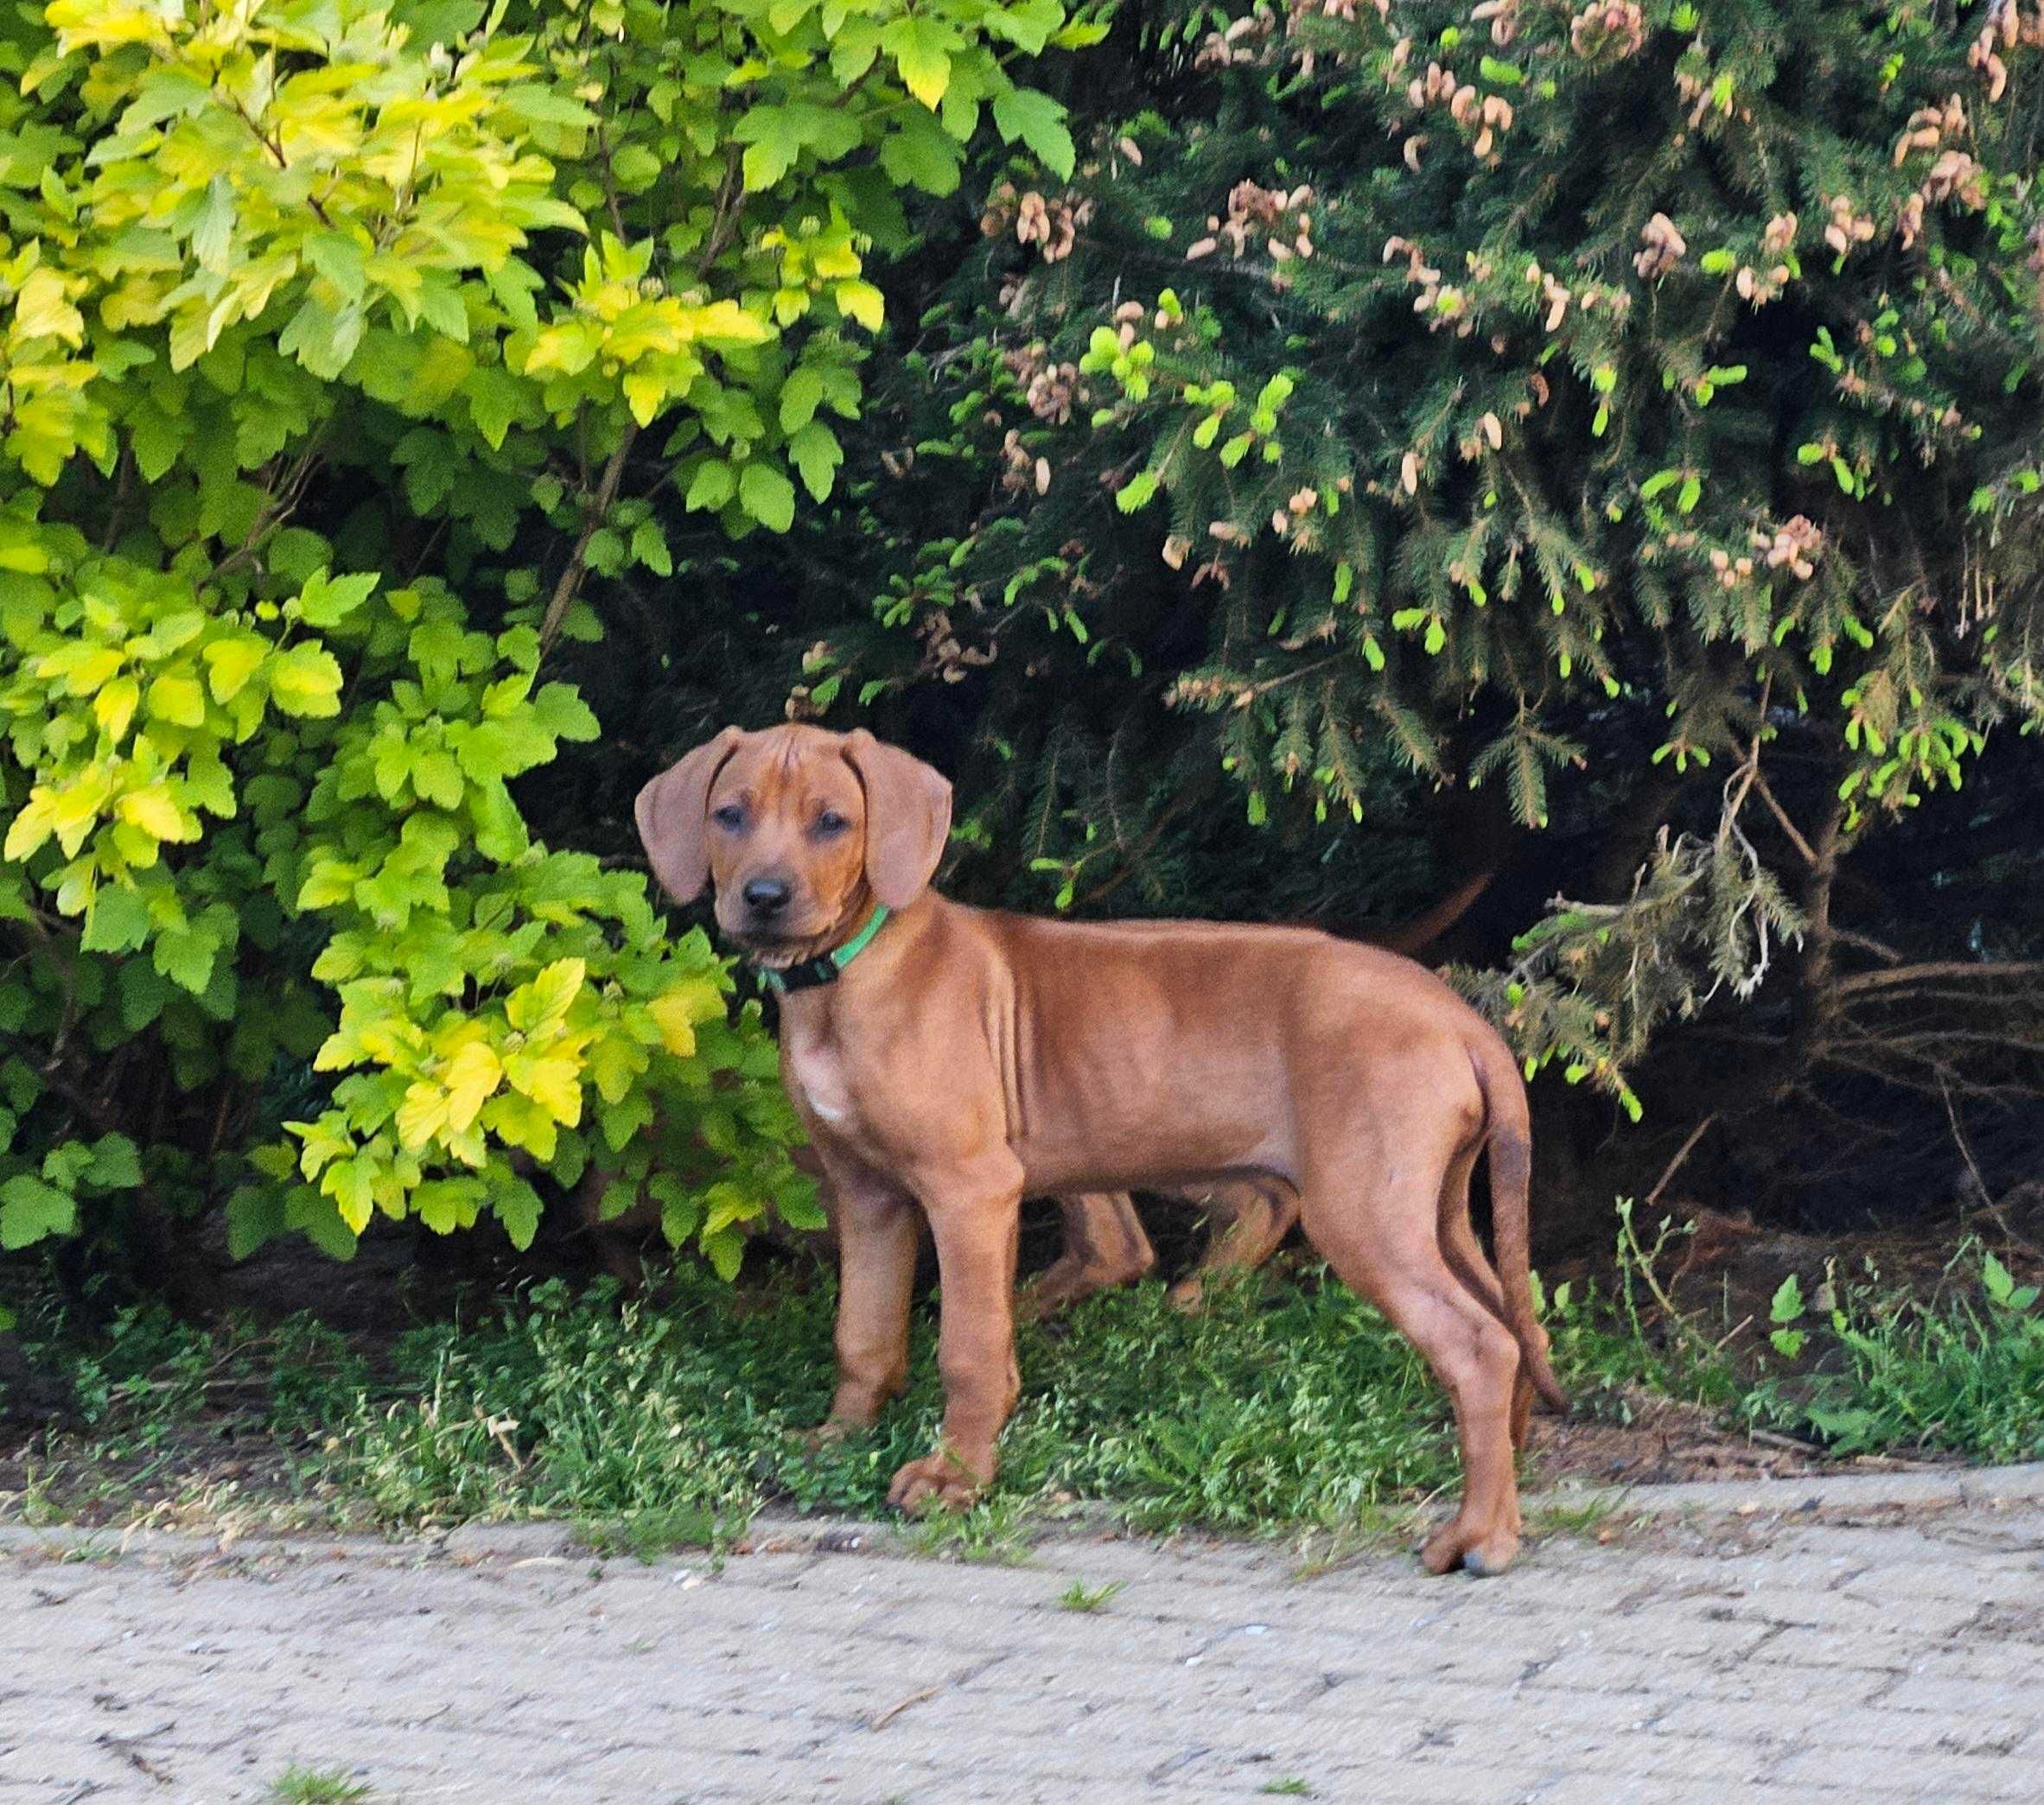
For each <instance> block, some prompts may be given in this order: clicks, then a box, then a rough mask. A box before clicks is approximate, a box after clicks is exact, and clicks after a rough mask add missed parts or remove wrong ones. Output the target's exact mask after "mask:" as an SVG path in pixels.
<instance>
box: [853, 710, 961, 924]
mask: <svg viewBox="0 0 2044 1805" xmlns="http://www.w3.org/2000/svg"><path fill="white" fill-rule="evenodd" d="M844 756H845V759H846V761H847V762H848V763H849V764H850V766H851V768H852V769H853V770H854V771H856V772H858V774H859V782H860V783H861V784H862V785H864V787H865V791H866V881H867V883H868V884H869V885H870V886H871V887H872V890H873V893H874V894H875V895H876V896H877V897H878V898H879V899H881V901H882V902H883V903H885V904H886V905H887V906H888V908H890V909H899V908H902V907H905V906H907V905H908V904H909V903H912V902H914V900H915V899H916V898H917V897H918V896H920V894H921V893H922V892H923V890H924V888H925V887H926V886H927V884H928V883H929V881H930V880H931V879H932V878H933V877H934V876H935V875H936V874H937V863H938V861H939V860H940V859H941V858H943V856H944V846H945V842H946V840H947V839H948V838H949V837H950V835H951V780H950V779H948V778H946V776H945V775H944V774H943V773H942V772H939V771H935V770H933V769H932V768H931V767H930V766H927V765H926V764H924V763H923V761H922V760H921V759H914V758H911V757H910V756H909V755H908V754H907V753H905V752H903V751H902V750H901V748H900V747H897V746H888V745H886V744H884V743H883V742H882V741H881V740H876V739H875V738H874V737H873V735H872V734H869V733H868V732H867V731H866V730H865V728H858V729H856V731H855V732H852V733H849V734H846V735H845V736H844Z"/></svg>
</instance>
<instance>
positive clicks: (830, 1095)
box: [787, 1039, 853, 1128]
mask: <svg viewBox="0 0 2044 1805" xmlns="http://www.w3.org/2000/svg"><path fill="white" fill-rule="evenodd" d="M787 1079H788V1084H789V1087H790V1088H791V1089H792V1090H795V1091H796V1092H798V1093H799V1096H800V1097H801V1100H802V1101H803V1102H804V1103H806V1104H807V1105H808V1106H809V1108H810V1109H812V1110H814V1111H815V1113H816V1116H817V1119H818V1121H820V1122H829V1123H830V1124H831V1126H832V1127H833V1128H837V1127H842V1126H844V1124H845V1123H847V1122H850V1120H851V1118H852V1113H853V1112H852V1098H851V1085H850V1082H849V1081H848V1079H847V1077H846V1076H845V1071H844V1059H843V1058H842V1057H841V1056H840V1054H839V1053H838V1051H837V1048H836V1047H835V1046H832V1045H831V1043H830V1042H829V1041H827V1040H810V1039H793V1040H791V1041H790V1042H789V1044H788V1064H787Z"/></svg>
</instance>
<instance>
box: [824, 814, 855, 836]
mask: <svg viewBox="0 0 2044 1805" xmlns="http://www.w3.org/2000/svg"><path fill="white" fill-rule="evenodd" d="M850 825H851V823H850V822H849V821H847V820H846V819H845V818H844V816H842V815H840V814H839V813H838V812H837V810H835V809H825V810H824V811H823V813H822V814H820V815H818V817H816V830H817V832H818V833H819V834H821V835H823V836H825V838H826V839H827V838H828V837H829V836H831V835H832V834H842V833H843V832H844V830H845V829H846V828H848V827H850Z"/></svg>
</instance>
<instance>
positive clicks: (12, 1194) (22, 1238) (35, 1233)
mask: <svg viewBox="0 0 2044 1805" xmlns="http://www.w3.org/2000/svg"><path fill="white" fill-rule="evenodd" d="M77 1228H78V1203H77V1200H76V1199H75V1198H72V1197H69V1196H67V1194H66V1193H65V1192H61V1191H59V1190H58V1189H57V1188H56V1187H55V1186H54V1185H46V1184H45V1183H44V1182H43V1181H42V1180H41V1179H39V1178H37V1177H35V1174H34V1173H26V1172H24V1173H16V1175H15V1176H14V1177H13V1178H11V1179H8V1181H7V1182H6V1183H5V1184H4V1185H0V1248H4V1249H7V1250H8V1251H10V1252H12V1251H13V1250H14V1249H17V1248H24V1247H29V1246H31V1245H33V1244H34V1243H36V1242H38V1241H41V1240H44V1239H46V1238H47V1237H48V1236H52V1235H69V1234H73V1233H74V1232H76V1230H77Z"/></svg>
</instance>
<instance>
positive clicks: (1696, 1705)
mask: <svg viewBox="0 0 2044 1805" xmlns="http://www.w3.org/2000/svg"><path fill="white" fill-rule="evenodd" d="M2036 1471H2038V1470H2031V1469H2024V1470H2012V1471H2010V1472H2009V1474H2008V1475H2007V1484H2006V1487H2005V1490H1997V1488H1996V1485H1995V1484H1994V1483H1993V1478H1992V1476H1986V1475H1981V1474H1971V1475H1965V1476H1963V1478H1955V1477H1954V1476H1952V1475H1945V1476H1943V1477H1942V1478H1940V1479H1936V1480H1933V1476H1929V1475H1915V1474H1911V1475H1901V1476H1894V1477H1893V1478H1888V1477H1883V1478H1881V1479H1880V1480H1878V1481H1865V1480H1856V1479H1843V1480H1840V1479H1823V1480H1818V1481H1780V1482H1775V1483H1774V1484H1773V1485H1771V1486H1767V1487H1762V1488H1759V1490H1761V1492H1762V1493H1764V1494H1765V1497H1763V1498H1761V1499H1760V1500H1757V1501H1756V1500H1755V1499H1754V1498H1753V1497H1749V1496H1745V1495H1744V1494H1746V1493H1748V1492H1750V1491H1752V1490H1754V1488H1742V1487H1735V1486H1734V1487H1722V1488H1716V1489H1715V1490H1714V1493H1713V1495H1711V1496H1706V1497H1701V1498H1694V1497H1684V1498H1682V1499H1680V1500H1679V1501H1673V1500H1665V1499H1664V1500H1658V1501H1655V1500H1646V1501H1644V1502H1642V1501H1641V1500H1640V1499H1638V1498H1637V1497H1635V1498H1633V1499H1632V1500H1629V1501H1628V1502H1627V1507H1626V1508H1625V1509H1623V1510H1621V1512H1620V1514H1618V1515H1617V1516H1612V1517H1610V1518H1608V1519H1607V1520H1606V1521H1605V1522H1604V1524H1603V1526H1602V1528H1601V1529H1599V1530H1597V1531H1596V1532H1595V1534H1594V1535H1552V1536H1549V1537H1547V1538H1545V1539H1544V1540H1541V1541H1537V1542H1535V1543H1534V1544H1532V1545H1531V1546H1530V1547H1529V1548H1528V1550H1527V1552H1526V1554H1525V1557H1524V1558H1523V1560H1522V1561H1521V1564H1520V1565H1519V1567H1517V1568H1515V1569H1514V1570H1513V1572H1512V1573H1510V1574H1508V1575H1506V1577H1505V1578H1503V1579H1497V1580H1493V1581H1488V1582H1473V1581H1470V1580H1467V1579H1428V1578H1427V1577H1425V1576H1424V1575H1423V1574H1422V1573H1420V1572H1419V1571H1418V1569H1417V1567H1416V1566H1415V1565H1414V1564H1413V1562H1412V1561H1411V1560H1410V1557H1409V1556H1406V1555H1404V1554H1384V1553H1376V1554H1366V1555H1361V1556H1357V1557H1354V1558H1352V1559H1349V1560H1346V1561H1344V1562H1342V1563H1340V1565H1338V1566H1336V1567H1333V1568H1331V1569H1325V1570H1314V1569H1305V1568H1302V1567H1301V1566H1300V1565H1299V1564H1298V1563H1297V1561H1296V1560H1295V1558H1294V1557H1293V1556H1292V1555H1291V1554H1289V1552H1287V1551H1286V1550H1284V1549H1283V1548H1279V1547H1277V1546H1275V1545H1262V1546H1246V1545H1244V1544H1240V1543H1232V1544H1231V1543H1217V1542H1205V1541H1195V1540H1190V1539H1179V1540H1175V1541H1168V1542H1162V1543H1160V1542H1156V1541H1136V1540H1110V1539H1105V1538H1094V1537H1090V1536H1085V1535H1063V1536H1060V1537H1058V1538H1055V1539H1054V1540H1052V1541H1048V1542H1047V1543H1045V1544H1043V1545H1041V1546H1040V1547H1038V1548H1037V1549H1036V1550H1035V1554H1034V1555H1033V1558H1032V1559H1031V1560H1029V1562H1028V1564H1027V1565H1025V1566H1022V1567H979V1566H971V1565H965V1564H959V1563H955V1562H946V1561H938V1560H927V1559H917V1558H907V1557H906V1556H903V1555H901V1554H899V1553H898V1552H890V1551H892V1550H895V1549H896V1548H898V1544H897V1543H896V1542H895V1541H893V1540H892V1538H890V1537H889V1535H888V1534H887V1533H886V1532H885V1531H884V1530H871V1529H850V1528H847V1527H846V1526H844V1525H832V1526H824V1527H822V1528H820V1529H819V1528H818V1526H816V1525H814V1524H806V1525H803V1524H785V1525H774V1526H766V1527H765V1528H764V1529H762V1533H761V1535H760V1536H759V1538H758V1540H759V1541H760V1543H761V1546H762V1547H763V1548H767V1549H778V1550H779V1551H778V1552H761V1553H755V1554H744V1555H739V1556H735V1557H733V1558H731V1559H729V1560H726V1561H723V1562H722V1563H712V1562H709V1561H706V1560H702V1559H700V1558H698V1559H695V1560H667V1561H662V1562H659V1563H656V1564H654V1565H651V1566H642V1565H640V1564H639V1563H637V1562H634V1561H630V1560H595V1559H593V1558H592V1557H590V1556H589V1555H587V1554H581V1553H578V1552H576V1551H574V1550H573V1549H572V1548H570V1546H569V1545H568V1543H567V1542H566V1540H565V1537H564V1534H563V1532H561V1531H559V1530H557V1529H548V1528H545V1527H543V1526H542V1527H527V1528H524V1529H515V1530H502V1529H500V1530H487V1529H468V1530H463V1531H460V1532H457V1533H456V1534H455V1535H451V1536H444V1537H440V1538H436V1539H433V1540H430V1541H419V1542H413V1543H402V1544H387V1543H373V1542H364V1541H357V1542H341V1543H336V1542H322V1541H292V1540H264V1541H244V1542H240V1543H229V1544H228V1545H226V1547H225V1548H223V1547H222V1546H221V1544H220V1542H219V1541H213V1540H210V1539H208V1538H205V1537H201V1536H194V1535H180V1536H163V1535H137V1536H134V1537H131V1538H128V1539H127V1540H126V1541H125V1545H124V1543H123V1539H122V1538H121V1537H119V1536H118V1535H105V1534H92V1533H88V1532H80V1531H75V1530H73V1531H65V1532H40V1531H34V1530H25V1529H20V1528H18V1527H14V1528H11V1529H6V1530H4V1531H0V1628H3V1630H4V1632H5V1634H4V1637H3V1638H0V1651H3V1652H0V1805H16V1802H20V1805H29V1802H34V1805H57V1802H73V1801H83V1800H87V1799H97V1800H107V1801H113V1800H137V1801H142V1800H149V1801H158V1802H162V1805H175V1802H182V1801H192V1802H200V1805H227V1802H232V1801H236V1800H249V1801H256V1800H261V1799H264V1798H266V1797H268V1796H269V1795H270V1790H269V1789H270V1786H271V1782H272V1781H273V1780H274V1779H275V1778H276V1777H277V1775H279V1774H280V1773H281V1772H282V1771H283V1770H284V1769H285V1768H286V1767H288V1766H290V1765H291V1764H299V1765H301V1766H303V1767H306V1768H311V1769H321V1770H342V1771H343V1772H345V1773H347V1775H349V1776H352V1777H353V1778H354V1779H356V1780H357V1781H359V1782H360V1783H364V1784H366V1786H367V1787H368V1788H369V1789H371V1790H370V1796H371V1797H372V1798H373V1799H376V1800H380V1801H385V1802H397V1801H410V1802H417V1805H425V1802H431V1801H462V1802H468V1801H474V1802H488V1805H513V1802H519V1805H522V1802H524V1801H528V1800H530V1801H546V1800H572V1801H577V1802H591V1805H598V1802H611V1801H615V1802H619V1805H638V1802H642V1801H643V1802H648V1805H668V1802H678V1801H684V1800H686V1801H691V1802H702V1805H710V1802H723V1801H767V1800H772V1801H775V1802H781V1801H802V1800H818V1801H839V1802H848V1805H882V1802H886V1801H893V1800H902V1801H914V1802H918V1805H959V1802H988V1805H1007V1802H1011V1801H1013V1802H1023V1801H1035V1800H1046V1801H1050V1800H1055V1801H1069V1800H1074V1799H1084V1800H1086V1801H1088V1802H1099V1801H1108V1802H1111V1801H1117V1800H1124V1799H1125V1800H1131V1801H1139V1800H1149V1799H1156V1800H1158V1801H1203V1800H1226V1799H1232V1800H1249V1799H1255V1798H1258V1797H1267V1796H1283V1795H1294V1794H1296V1790H1297V1788H1299V1787H1303V1788H1305V1789H1308V1791H1309V1795H1310V1796H1313V1797H1315V1798H1318V1799H1321V1800H1358V1801H1379V1800H1394V1799H1395V1800H1398V1801H1400V1802H1406V1801H1410V1802H1427V1801H1442V1802H1445V1805H1493V1802H1494V1805H1510V1802H1518V1801H1534V1800H1537V1801H1541V1802H1545V1805H1565V1802H1573V1801H1578V1800H1580V1801H1586V1802H1587V1801H1595V1802H1598V1805H1605V1802H1609V1801H1614V1800H1624V1801H1652V1802H1662V1801H1665V1802H1670V1805H1678V1802H1683V1801H1687V1800H1692V1799H1693V1800H1697V1801H1703V1800H1711V1801H1722V1800H1726V1799H1731V1798H1742V1799H1743V1798H1747V1797H1760V1798H1762V1799H1780V1800H1783V1801H1786V1800H1790V1799H1815V1800H1824V1799H1837V1800H1840V1801H1844V1800H1848V1799H1850V1800H1853V1801H1863V1800H1896V1801H1901V1800H1910V1801H1916V1800H1922V1799H1926V1798H1935V1799H1938V1800H1940V1801H1946V1800H2003V1799H2006V1800H2017V1799H2039V1798H2044V1484H2034V1483H2033V1481H2032V1478H2031V1477H2030V1475H2032V1474H2033V1473H2034V1472H2036ZM1904 1481H1906V1482H1907V1483H1901V1482H1904ZM1666 1490H1676V1488H1666ZM1683 1490H1690V1489H1689V1488H1684V1489H1683ZM1652 1503H1662V1504H1665V1506H1666V1507H1667V1508H1665V1509H1652V1508H1649V1507H1650V1506H1651V1505H1652ZM1635 1507H1637V1508H1635ZM1598 1537H1602V1538H1607V1539H1603V1540H1600V1539H1598ZM853 1542H856V1543H857V1544H858V1546H857V1548H856V1551H851V1552H831V1551H830V1550H831V1549H844V1548H849V1547H850V1544H851V1543H853ZM819 1543H821V1544H822V1546H819ZM1074 1580H1079V1581H1083V1582H1084V1583H1085V1584H1086V1585H1087V1586H1099V1585H1101V1584H1103V1583H1105V1581H1108V1580H1119V1581H1121V1582H1122V1583H1123V1589H1122V1590H1121V1591H1119V1592H1117V1593H1115V1594H1114V1596H1113V1597H1112V1598H1110V1599H1109V1600H1108V1601H1107V1602H1106V1604H1105V1605H1104V1606H1103V1607H1102V1608H1101V1609H1100V1610H1098V1611H1093V1612H1091V1613H1086V1612H1079V1611H1068V1610H1065V1609H1062V1608H1060V1606H1059V1605H1058V1604H1057V1602H1056V1600H1057V1598H1058V1595H1059V1594H1060V1592H1064V1591H1065V1590H1066V1588H1067V1586H1070V1585H1071V1584H1072V1583H1073V1581H1074Z"/></svg>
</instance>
